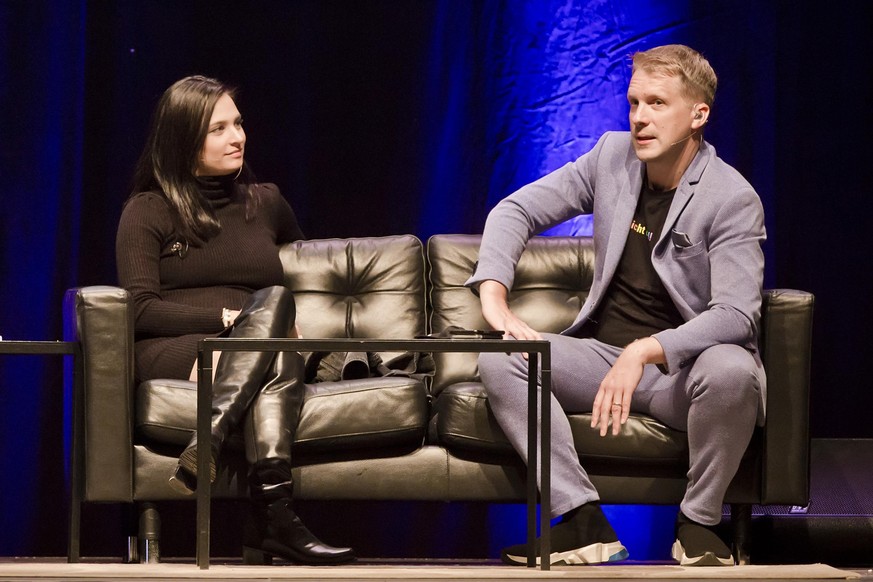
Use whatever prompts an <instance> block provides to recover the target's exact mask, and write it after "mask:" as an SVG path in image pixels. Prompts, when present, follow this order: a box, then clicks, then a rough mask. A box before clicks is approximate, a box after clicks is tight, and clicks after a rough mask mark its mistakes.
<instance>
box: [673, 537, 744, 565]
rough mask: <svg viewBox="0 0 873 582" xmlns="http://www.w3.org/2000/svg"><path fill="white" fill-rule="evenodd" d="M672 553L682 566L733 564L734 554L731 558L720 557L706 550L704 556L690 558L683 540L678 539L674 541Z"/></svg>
mask: <svg viewBox="0 0 873 582" xmlns="http://www.w3.org/2000/svg"><path fill="white" fill-rule="evenodd" d="M670 554H671V555H672V556H673V559H674V560H676V561H677V562H679V565H680V566H733V565H734V558H733V556H731V557H729V558H719V557H718V556H716V555H715V554H713V553H712V552H705V553H704V554H703V555H702V556H696V557H694V558H689V557H688V556H686V555H685V548H683V547H682V542H680V541H679V540H676V541H675V542H673V549H672V550H671V552H670Z"/></svg>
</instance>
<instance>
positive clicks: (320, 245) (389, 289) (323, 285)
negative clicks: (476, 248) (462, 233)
mask: <svg viewBox="0 0 873 582" xmlns="http://www.w3.org/2000/svg"><path fill="white" fill-rule="evenodd" d="M279 255H280V258H281V260H282V265H283V267H284V270H285V286H286V287H288V288H289V289H291V290H292V291H293V292H294V299H295V301H296V303H297V323H298V325H299V327H300V331H301V333H302V334H303V337H308V338H342V337H358V338H385V339H390V338H412V337H415V336H416V335H421V334H423V333H425V325H426V318H425V290H424V249H423V246H422V244H421V241H420V240H418V239H417V238H416V237H414V236H410V235H404V236H387V237H378V238H348V239H323V240H308V241H297V242H293V243H289V244H287V245H284V246H283V247H282V248H281V249H280V253H279Z"/></svg>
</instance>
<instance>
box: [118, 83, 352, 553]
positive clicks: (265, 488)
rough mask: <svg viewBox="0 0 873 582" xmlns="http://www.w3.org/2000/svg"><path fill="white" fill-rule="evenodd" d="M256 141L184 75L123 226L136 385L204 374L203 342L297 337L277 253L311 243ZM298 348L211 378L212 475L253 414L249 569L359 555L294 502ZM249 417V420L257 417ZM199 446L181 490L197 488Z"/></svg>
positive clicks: (182, 469) (234, 365)
mask: <svg viewBox="0 0 873 582" xmlns="http://www.w3.org/2000/svg"><path fill="white" fill-rule="evenodd" d="M245 144H246V135H245V132H244V131H243V128H242V118H241V116H240V113H239V111H238V110H237V107H236V104H235V102H234V92H233V90H231V89H230V88H228V87H226V86H225V85H223V84H221V83H220V82H218V81H216V80H214V79H210V78H206V77H200V76H194V77H186V78H184V79H182V80H180V81H178V82H176V83H175V84H174V85H173V86H171V87H170V88H169V89H167V91H166V92H165V93H164V95H163V97H161V100H160V101H159V103H158V105H157V108H156V110H155V114H154V118H153V120H152V127H151V133H150V135H149V138H148V141H147V143H146V146H145V149H144V150H143V152H142V155H141V157H140V160H139V163H138V165H137V169H136V174H135V176H134V187H133V193H132V195H131V196H130V198H129V199H128V200H127V203H126V204H125V207H124V210H123V212H122V216H121V220H120V223H119V227H118V237H117V241H116V255H117V264H118V277H119V281H120V283H121V285H122V286H123V287H125V288H126V289H127V290H128V291H129V292H130V293H131V295H132V297H133V301H134V306H135V318H136V319H135V332H136V345H135V351H136V358H135V371H136V377H137V381H138V382H143V381H146V380H149V379H153V378H190V379H196V354H197V342H198V341H199V340H200V339H202V338H206V337H216V336H219V335H222V336H224V335H229V336H230V337H255V338H259V337H288V335H289V334H293V329H292V328H293V325H294V316H295V311H294V300H293V297H292V295H291V293H290V292H289V291H288V290H287V289H286V288H284V287H282V286H281V285H282V280H283V274H282V265H281V262H280V261H279V252H278V246H279V245H281V244H284V243H288V242H291V241H294V240H299V239H302V238H303V233H302V232H301V230H300V227H299V226H298V225H297V219H296V217H295V215H294V212H293V211H292V210H291V207H290V206H289V205H288V203H287V202H286V201H285V200H284V198H282V196H281V194H280V193H279V191H278V189H277V188H276V186H275V185H273V184H258V183H255V182H254V179H253V176H252V174H251V172H250V171H249V169H248V167H247V165H246V164H245V162H244V154H245ZM302 372H303V366H302V358H301V357H300V354H298V353H296V352H292V353H280V354H278V355H277V354H273V353H270V352H227V353H224V354H222V355H221V356H220V357H219V359H218V364H217V366H216V371H215V380H214V383H213V396H212V432H211V439H210V443H209V447H210V453H211V466H210V478H211V479H212V480H214V479H215V465H216V459H217V458H218V456H219V454H220V452H221V449H222V446H223V444H224V442H225V439H226V437H227V436H228V434H229V433H230V432H231V431H233V430H234V429H235V428H236V427H237V426H238V425H240V424H241V423H242V422H243V421H244V420H245V421H246V430H245V431H244V436H245V441H246V459H247V461H248V462H249V463H250V465H251V467H250V471H249V487H250V490H251V498H252V515H251V519H250V520H249V523H248V524H247V527H246V531H245V540H244V560H245V562H246V563H264V561H265V560H267V557H268V556H272V555H278V556H281V557H283V558H285V559H287V560H291V561H294V562H298V563H305V564H336V563H343V562H348V561H350V560H353V559H354V554H353V552H352V550H351V549H350V548H334V547H331V546H328V545H326V544H323V543H322V542H320V541H319V540H318V539H317V538H316V537H315V536H313V535H312V533H310V532H309V530H307V529H306V527H305V526H304V525H303V524H302V523H301V521H300V519H299V518H298V517H297V516H296V515H295V513H294V511H293V509H292V508H291V497H292V482H291V443H292V440H293V437H294V432H295V430H296V427H297V422H298V420H299V415H300V407H301V405H302V400H303V382H302ZM246 416H248V418H246ZM197 445H198V443H197V442H196V438H195V439H193V440H192V441H191V443H190V444H189V445H188V447H187V448H186V449H185V450H184V451H183V453H182V455H181V456H180V458H179V463H178V466H177V468H176V470H175V472H174V474H173V475H172V476H171V477H170V482H171V484H173V486H175V487H176V488H178V489H181V490H183V491H184V492H186V493H191V492H193V490H194V488H195V483H196V472H197V462H196V459H197Z"/></svg>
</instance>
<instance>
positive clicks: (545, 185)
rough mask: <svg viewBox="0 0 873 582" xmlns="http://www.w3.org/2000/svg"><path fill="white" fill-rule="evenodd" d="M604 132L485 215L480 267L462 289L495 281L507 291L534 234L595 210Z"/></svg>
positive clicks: (604, 137) (604, 139)
mask: <svg viewBox="0 0 873 582" xmlns="http://www.w3.org/2000/svg"><path fill="white" fill-rule="evenodd" d="M609 135H610V134H604V136H603V137H601V138H600V141H599V142H598V143H597V145H596V146H595V147H594V148H593V149H592V150H591V151H590V152H588V153H587V154H585V155H583V156H582V157H580V158H578V159H577V160H576V161H575V162H569V163H567V164H566V165H564V166H562V167H561V168H558V169H557V170H555V171H554V172H551V173H550V174H547V175H546V176H543V177H542V178H540V179H539V180H537V181H535V182H532V183H530V184H528V185H526V186H524V187H522V188H521V189H519V190H517V191H515V192H514V193H512V194H511V195H509V196H507V197H506V198H504V199H503V200H501V201H500V202H499V203H498V204H497V206H495V207H494V209H493V210H492V211H491V212H490V213H489V214H488V219H487V220H486V221H485V229H484V231H483V233H482V243H481V246H480V248H479V263H478V265H477V268H476V272H475V273H474V274H473V276H472V277H470V279H468V280H467V282H466V283H465V285H467V286H468V287H473V288H474V289H476V288H478V286H479V284H480V283H481V282H482V281H486V280H494V281H498V282H500V283H502V284H503V285H504V286H505V287H506V288H507V289H511V288H512V283H513V281H514V279H515V266H516V264H517V263H518V259H519V257H520V256H521V253H522V251H524V247H525V245H526V244H527V241H528V240H529V239H530V238H531V237H532V236H534V235H536V234H539V233H540V232H542V231H544V230H546V229H548V228H551V227H552V226H555V225H556V224H560V223H561V222H564V221H565V220H568V219H570V218H572V217H574V216H578V215H579V214H590V213H591V212H592V211H593V207H594V188H595V183H594V182H595V179H594V178H595V175H596V166H597V163H598V158H599V156H600V154H601V152H602V149H603V144H604V143H605V142H606V141H607V139H608V138H609Z"/></svg>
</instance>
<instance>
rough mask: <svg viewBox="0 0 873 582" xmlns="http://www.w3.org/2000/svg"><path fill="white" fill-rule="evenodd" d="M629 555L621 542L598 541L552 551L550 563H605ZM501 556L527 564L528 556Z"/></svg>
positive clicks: (510, 562)
mask: <svg viewBox="0 0 873 582" xmlns="http://www.w3.org/2000/svg"><path fill="white" fill-rule="evenodd" d="M627 556H628V553H627V549H626V548H625V547H624V546H623V545H621V542H610V543H607V544H604V543H596V544H591V545H590V546H585V547H584V548H576V549H575V550H567V551H566V552H552V553H551V554H550V556H549V564H551V565H555V564H566V565H568V566H575V565H583V564H603V563H604V562H619V561H621V560H626V559H627ZM501 557H502V558H503V561H504V562H505V563H506V564H509V565H510V566H524V565H526V564H527V556H516V555H511V554H503V555H502V556H501ZM539 563H540V558H539V556H537V564H539Z"/></svg>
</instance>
